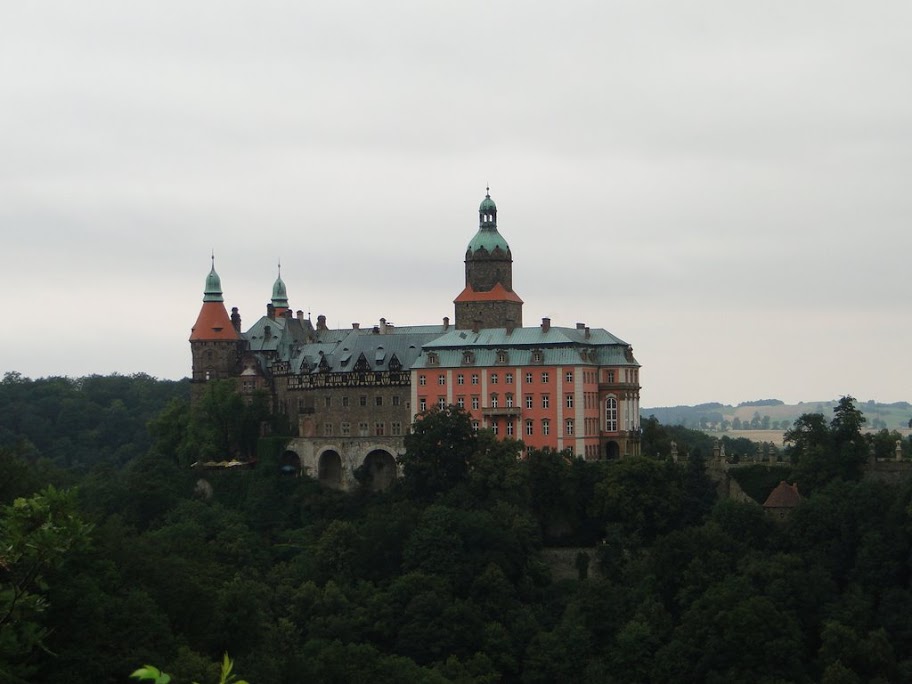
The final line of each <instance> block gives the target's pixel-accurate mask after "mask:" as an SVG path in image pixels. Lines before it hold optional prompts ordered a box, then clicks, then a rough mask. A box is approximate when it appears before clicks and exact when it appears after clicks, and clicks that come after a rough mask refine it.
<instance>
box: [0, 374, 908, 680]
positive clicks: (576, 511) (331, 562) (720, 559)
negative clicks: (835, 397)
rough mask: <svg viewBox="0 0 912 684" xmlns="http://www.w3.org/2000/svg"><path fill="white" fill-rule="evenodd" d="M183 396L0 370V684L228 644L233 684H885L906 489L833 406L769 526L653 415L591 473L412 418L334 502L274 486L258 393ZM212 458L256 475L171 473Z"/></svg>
mask: <svg viewBox="0 0 912 684" xmlns="http://www.w3.org/2000/svg"><path fill="white" fill-rule="evenodd" d="M187 396H188V388H187V385H186V383H171V382H163V381H157V380H154V379H152V378H149V377H147V376H134V377H120V376H112V377H91V378H83V379H80V380H69V379H61V378H51V379H44V380H34V381H33V380H29V379H27V378H22V377H21V376H18V375H16V374H7V376H6V377H5V378H4V380H3V381H2V382H0V407H2V411H0V506H2V509H0V680H2V681H9V682H58V681H59V682H72V683H76V684H79V683H89V682H91V683H92V684H96V683H99V682H126V681H129V679H128V677H129V675H130V673H131V672H133V671H134V670H135V669H136V668H138V667H139V666H140V665H142V664H145V663H150V664H154V665H155V666H157V667H159V668H161V669H162V670H163V671H166V672H168V673H169V674H170V675H171V676H172V677H173V679H172V681H174V682H178V683H182V682H192V681H197V682H202V683H203V684H209V683H210V682H215V681H217V680H218V673H219V669H220V664H221V662H222V658H223V654H225V653H228V654H230V656H231V657H232V658H233V659H234V667H235V673H236V674H238V675H239V676H242V677H243V678H244V679H245V680H247V681H249V682H251V684H273V683H283V682H288V683H289V684H290V683H298V682H306V681H314V682H379V683H383V682H441V683H442V682H460V683H470V682H478V683H491V682H528V683H533V682H593V683H595V682H599V683H601V682H608V683H610V682H780V683H781V682H827V683H829V684H836V683H843V682H895V681H912V586H910V579H912V567H910V561H912V555H910V552H912V518H910V511H912V508H910V507H912V483H909V482H905V483H901V484H896V485H887V484H883V483H878V482H871V481H868V480H866V479H865V478H864V477H863V475H864V471H863V466H864V463H865V461H866V460H867V459H868V457H869V454H870V451H871V449H872V448H880V447H878V446H877V445H876V444H875V443H874V439H875V438H874V437H872V436H871V435H866V434H862V431H861V428H862V426H863V424H864V420H865V419H864V416H863V415H862V413H861V411H859V410H858V409H857V408H856V406H855V404H854V401H853V400H852V398H851V397H845V398H844V399H843V400H842V401H840V402H839V403H838V405H837V406H836V409H835V411H834V412H833V414H832V415H831V416H824V415H822V414H807V415H805V416H802V417H801V418H800V419H799V420H798V421H796V422H795V424H794V425H793V426H792V427H791V429H790V434H789V437H790V445H791V446H790V447H789V448H788V450H787V452H786V453H785V454H784V457H785V458H787V459H790V460H791V463H792V468H793V471H792V473H791V477H793V478H795V479H797V480H798V481H799V482H800V483H801V491H802V494H803V495H805V499H804V501H803V502H802V504H801V505H800V506H799V507H798V508H797V509H796V510H795V511H794V512H793V513H792V514H791V517H790V518H789V519H788V521H787V522H785V523H778V524H777V523H774V522H772V521H771V520H770V519H768V518H767V517H765V516H764V514H763V510H762V508H761V507H760V506H758V505H753V504H749V503H737V502H734V501H731V500H718V499H717V496H716V488H715V485H714V483H713V482H712V481H711V480H710V479H709V478H708V477H707V474H706V469H705V467H704V460H705V459H706V458H707V457H708V456H709V455H710V451H711V448H712V443H711V441H709V442H708V441H707V439H708V438H707V436H706V435H704V434H702V433H700V432H694V431H690V430H686V429H684V428H680V427H670V426H663V425H662V424H660V423H659V422H658V421H657V420H654V419H653V420H647V421H645V422H644V431H643V453H644V456H643V457H640V458H628V459H624V460H621V461H617V462H607V463H606V462H585V461H583V460H580V459H572V458H569V457H568V456H567V455H566V454H561V453H554V452H531V453H528V454H527V455H526V456H525V457H524V458H520V457H519V456H520V454H521V453H522V451H521V449H522V445H521V443H519V442H512V441H498V440H496V439H495V438H494V437H493V435H491V434H489V433H487V432H485V431H481V432H474V431H473V430H472V429H471V423H470V421H469V419H468V417H467V416H466V414H464V413H462V412H460V411H458V410H456V409H455V408H450V409H445V410H433V411H431V412H428V413H427V414H424V415H423V416H421V417H420V419H419V420H418V421H417V422H416V424H415V425H414V426H413V429H412V431H411V433H410V434H409V435H408V436H407V444H406V446H407V452H406V455H405V456H403V457H402V463H401V465H402V477H401V478H400V480H399V481H397V482H396V484H395V485H394V486H393V487H392V488H390V489H389V490H387V491H385V492H371V491H369V490H368V489H367V488H365V489H364V490H363V491H357V492H354V493H351V494H345V493H341V492H337V491H333V490H329V489H324V488H321V487H320V486H319V485H318V484H317V483H316V482H315V481H313V480H311V479H309V478H306V477H302V478H298V477H290V476H287V475H283V471H282V469H281V468H280V467H279V465H280V456H281V453H282V451H283V448H284V443H285V440H284V439H283V438H282V437H281V436H278V435H279V433H281V432H282V430H283V426H282V425H280V424H274V425H272V426H271V432H272V434H273V435H274V436H272V437H268V438H258V435H259V434H260V425H261V423H262V422H263V421H266V420H269V416H268V413H267V412H265V407H264V405H263V403H262V402H256V401H255V402H253V404H251V405H249V406H248V405H245V404H244V403H243V402H242V401H240V399H239V398H238V397H236V396H235V395H233V394H232V393H231V392H230V390H229V389H226V388H225V386H219V384H218V383H212V389H211V391H210V392H209V393H208V394H207V396H206V397H205V399H204V400H203V401H202V402H200V404H199V405H198V406H196V407H195V408H194V410H192V411H191V409H190V407H189V403H188V399H187ZM892 437H893V436H892V435H889V434H887V435H886V436H881V442H882V443H887V440H889V439H892ZM672 440H674V441H675V442H676V443H677V445H678V450H679V453H680V455H681V456H682V458H681V459H680V461H679V462H677V463H676V462H673V461H672V460H671V459H670V458H669V448H668V447H669V445H670V442H671V441H672ZM903 446H904V448H906V449H907V448H908V446H909V445H908V441H907V442H906V443H905V444H904V445H903ZM749 448H751V445H750V444H743V443H741V442H739V441H737V440H735V441H732V442H731V443H730V444H729V446H728V447H727V449H726V451H727V453H730V454H736V453H737V452H738V451H739V449H749ZM226 453H232V454H236V455H240V456H245V455H247V456H255V458H256V460H257V465H256V467H255V468H252V469H248V470H238V471H230V472H200V471H199V470H196V469H193V468H191V467H190V465H191V464H192V463H193V462H195V461H197V460H201V459H203V458H205V457H207V456H212V455H219V454H226ZM906 453H908V451H906ZM684 457H686V458H684ZM550 547H566V548H567V549H573V551H570V553H571V554H572V555H573V559H574V563H573V567H574V571H573V577H572V578H569V579H558V578H557V577H558V573H556V572H555V571H554V567H553V566H549V564H548V563H546V562H545V553H544V550H545V549H547V548H550Z"/></svg>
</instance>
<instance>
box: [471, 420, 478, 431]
mask: <svg viewBox="0 0 912 684" xmlns="http://www.w3.org/2000/svg"><path fill="white" fill-rule="evenodd" d="M472 429H473V430H475V432H478V421H477V420H473V421H472Z"/></svg>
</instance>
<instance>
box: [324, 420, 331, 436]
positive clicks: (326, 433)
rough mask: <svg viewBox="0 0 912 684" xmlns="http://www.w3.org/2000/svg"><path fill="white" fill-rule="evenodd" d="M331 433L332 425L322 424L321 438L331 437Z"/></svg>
mask: <svg viewBox="0 0 912 684" xmlns="http://www.w3.org/2000/svg"><path fill="white" fill-rule="evenodd" d="M332 433H333V424H332V423H323V436H324V437H332Z"/></svg>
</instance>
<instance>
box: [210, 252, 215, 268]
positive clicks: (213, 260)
mask: <svg viewBox="0 0 912 684" xmlns="http://www.w3.org/2000/svg"><path fill="white" fill-rule="evenodd" d="M211 259H212V268H215V247H213V248H212V257H211Z"/></svg>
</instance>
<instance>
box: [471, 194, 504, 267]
mask: <svg viewBox="0 0 912 684" xmlns="http://www.w3.org/2000/svg"><path fill="white" fill-rule="evenodd" d="M497 247H500V248H501V249H502V250H503V251H505V252H508V251H510V245H508V244H507V241H506V240H504V238H503V235H501V234H500V233H498V232H497V205H496V204H494V200H492V199H491V193H490V190H488V192H487V194H486V195H485V198H484V199H483V200H482V201H481V204H480V205H479V207H478V232H477V233H476V234H475V237H473V238H472V241H471V242H470V243H469V246H468V248H467V249H468V251H469V252H476V251H478V250H480V249H485V250H487V251H488V252H493V251H494V250H495V249H496V248H497Z"/></svg>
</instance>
